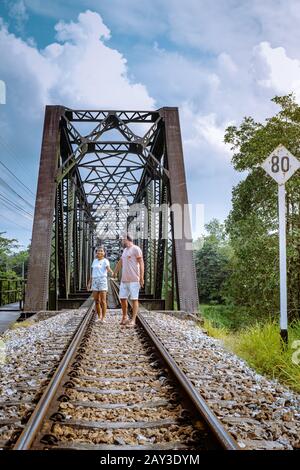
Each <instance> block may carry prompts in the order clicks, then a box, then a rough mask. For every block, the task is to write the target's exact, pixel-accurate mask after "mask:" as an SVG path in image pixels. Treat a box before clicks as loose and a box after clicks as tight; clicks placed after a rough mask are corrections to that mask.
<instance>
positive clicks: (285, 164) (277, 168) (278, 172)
mask: <svg viewBox="0 0 300 470" xmlns="http://www.w3.org/2000/svg"><path fill="white" fill-rule="evenodd" d="M261 166H262V168H263V169H264V170H265V171H266V172H267V173H268V175H270V176H271V177H272V178H273V179H274V180H275V181H276V182H277V184H278V215H279V230H278V232H279V265H280V336H281V338H282V340H283V341H284V343H287V342H288V319H287V281H286V220H285V219H286V215H285V214H286V211H285V183H286V182H287V181H288V180H289V179H290V178H291V177H292V176H293V174H294V173H295V172H296V171H297V170H299V168H300V161H299V160H298V159H297V158H296V157H295V156H294V155H293V154H292V153H291V152H289V150H287V149H286V148H285V147H284V145H282V144H280V145H278V147H276V149H275V150H273V152H272V153H271V154H270V155H269V156H268V157H267V158H266V159H265V161H264V162H263V163H262V164H261Z"/></svg>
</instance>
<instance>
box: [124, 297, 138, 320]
mask: <svg viewBox="0 0 300 470" xmlns="http://www.w3.org/2000/svg"><path fill="white" fill-rule="evenodd" d="M138 311H139V301H138V299H134V300H132V318H131V320H130V321H129V322H127V323H126V326H135V322H136V317H137V314H138Z"/></svg>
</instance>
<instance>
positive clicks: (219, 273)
mask: <svg viewBox="0 0 300 470" xmlns="http://www.w3.org/2000/svg"><path fill="white" fill-rule="evenodd" d="M205 229H206V231H207V232H208V233H207V235H206V236H204V242H203V246H202V248H201V249H200V250H198V251H196V256H195V262H196V271H197V280H198V288H199V299H200V302H202V303H209V302H218V303H220V302H222V301H223V295H222V289H223V286H224V283H225V281H226V280H227V278H228V276H229V271H230V268H229V266H230V256H231V250H230V247H229V246H228V241H227V239H226V234H225V228H224V225H223V224H221V223H220V222H219V221H218V220H217V219H213V220H212V221H211V222H209V223H208V224H206V225H205Z"/></svg>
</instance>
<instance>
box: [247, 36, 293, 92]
mask: <svg viewBox="0 0 300 470" xmlns="http://www.w3.org/2000/svg"><path fill="white" fill-rule="evenodd" d="M253 61H254V64H253V66H254V72H255V74H256V76H257V80H258V83H259V85H261V86H263V87H266V88H270V89H272V90H274V92H275V93H282V94H285V93H290V92H294V93H295V95H296V97H297V98H298V100H299V101H300V60H298V59H292V58H290V57H288V55H287V53H286V50H285V48H284V47H275V48H272V47H271V45H270V44H269V43H268V42H261V43H260V44H259V45H258V46H256V47H255V48H254V51H253Z"/></svg>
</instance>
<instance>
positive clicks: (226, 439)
mask: <svg viewBox="0 0 300 470" xmlns="http://www.w3.org/2000/svg"><path fill="white" fill-rule="evenodd" d="M111 282H112V284H113V286H114V291H115V295H117V296H118V285H117V283H116V281H114V280H111ZM118 298H119V296H118ZM129 303H130V301H129ZM143 310H144V311H145V312H147V310H146V309H144V308H143V307H142V308H141V307H140V309H139V313H138V316H137V320H138V321H139V324H140V325H141V326H142V328H143V329H144V330H145V331H146V333H147V335H148V336H149V337H150V339H151V341H152V342H153V344H154V345H155V347H156V349H157V350H158V352H159V354H160V356H161V357H162V358H163V360H164V361H165V362H166V364H167V366H168V368H169V369H170V370H171V372H172V373H173V375H174V376H175V378H176V379H177V381H178V382H179V384H180V385H181V387H182V389H183V390H184V391H185V393H186V395H187V396H188V398H189V399H190V400H191V401H192V403H193V405H194V407H195V408H196V409H197V411H198V412H199V413H200V415H201V416H202V418H203V419H204V421H205V423H206V424H207V426H208V428H209V429H210V431H211V432H212V433H213V435H214V436H215V438H216V439H217V441H218V442H219V443H220V445H221V446H222V448H223V449H225V450H241V449H240V447H239V446H238V444H237V443H236V441H235V440H234V439H233V438H232V437H231V436H230V435H229V433H228V432H227V431H226V430H225V428H224V426H223V425H222V423H221V422H220V421H219V419H218V418H217V416H216V415H215V414H214V412H213V411H212V410H211V409H210V407H209V406H208V404H207V403H206V401H205V400H204V399H203V398H202V397H201V395H200V394H199V392H198V391H197V390H196V388H195V387H194V385H193V384H192V383H191V381H190V380H189V379H188V377H187V376H186V374H185V373H184V372H183V371H182V370H181V369H180V367H179V365H178V364H177V362H176V361H175V360H174V358H173V357H172V356H171V355H170V353H169V352H168V350H167V349H166V347H165V346H164V345H163V343H162V342H161V340H160V339H159V338H158V336H157V335H156V333H155V332H154V331H153V329H152V328H151V326H150V325H149V324H148V322H147V320H146V319H145V318H144V316H143V314H142V311H143Z"/></svg>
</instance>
